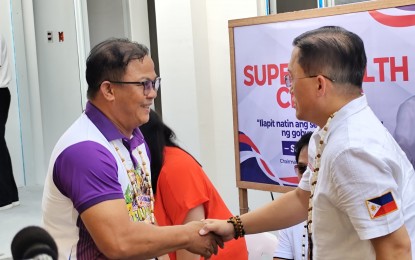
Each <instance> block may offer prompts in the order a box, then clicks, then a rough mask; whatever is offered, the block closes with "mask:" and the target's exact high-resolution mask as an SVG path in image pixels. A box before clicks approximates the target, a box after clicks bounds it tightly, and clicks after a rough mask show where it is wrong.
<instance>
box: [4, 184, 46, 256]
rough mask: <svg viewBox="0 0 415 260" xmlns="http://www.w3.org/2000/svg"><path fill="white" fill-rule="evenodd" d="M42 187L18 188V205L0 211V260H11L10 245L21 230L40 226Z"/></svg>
mask: <svg viewBox="0 0 415 260" xmlns="http://www.w3.org/2000/svg"><path fill="white" fill-rule="evenodd" d="M42 191H43V187H42V186H30V187H23V188H19V199H20V205H19V206H17V207H13V208H11V209H7V210H2V211H0V259H2V260H3V259H11V251H10V245H11V242H12V240H13V237H14V236H15V235H16V233H17V232H19V231H20V230H21V229H22V228H24V227H27V226H32V225H35V226H38V225H40V219H41V200H42Z"/></svg>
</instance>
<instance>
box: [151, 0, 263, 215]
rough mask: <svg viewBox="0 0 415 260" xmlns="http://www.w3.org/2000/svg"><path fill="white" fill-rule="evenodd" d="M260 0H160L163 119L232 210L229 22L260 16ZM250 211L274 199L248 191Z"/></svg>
mask: <svg viewBox="0 0 415 260" xmlns="http://www.w3.org/2000/svg"><path fill="white" fill-rule="evenodd" d="M257 13H258V11H257V1H256V0H240V1H233V0H204V1H202V0H198V1H194V0H176V1H169V0H164V1H162V0H160V1H156V19H157V37H158V47H159V61H160V74H161V77H162V79H163V81H162V89H161V91H162V108H163V118H164V120H165V122H166V123H167V124H168V125H170V126H171V127H172V128H173V129H174V131H175V132H176V134H177V136H178V138H179V140H180V144H181V145H183V147H184V148H185V149H187V150H188V151H189V152H190V153H192V154H193V155H194V156H195V157H196V158H197V159H198V160H200V162H201V163H202V165H203V167H204V170H205V171H206V173H207V174H208V175H209V177H210V179H211V180H212V182H213V183H214V184H215V186H216V188H217V189H218V191H219V192H220V194H221V195H222V197H223V199H224V200H225V202H226V203H227V205H228V207H229V208H230V209H231V211H232V212H233V213H234V214H236V213H239V197H238V190H237V188H236V181H235V159H234V142H233V116H232V92H231V78H230V54H229V35H228V20H230V19H237V18H246V17H253V16H256V15H257ZM248 194H249V206H250V208H251V209H253V208H256V207H258V206H259V205H263V204H264V203H265V202H268V201H270V195H269V193H268V192H260V191H252V190H250V191H248Z"/></svg>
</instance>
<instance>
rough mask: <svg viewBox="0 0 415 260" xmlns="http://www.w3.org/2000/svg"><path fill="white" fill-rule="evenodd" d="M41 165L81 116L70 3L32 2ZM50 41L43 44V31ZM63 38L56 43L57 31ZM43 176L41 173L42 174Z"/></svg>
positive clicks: (49, 0) (45, 0)
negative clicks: (50, 35)
mask: <svg viewBox="0 0 415 260" xmlns="http://www.w3.org/2000/svg"><path fill="white" fill-rule="evenodd" d="M33 7H34V18H35V30H36V51H37V57H38V59H37V63H38V66H39V67H38V70H39V86H40V101H41V112H42V123H43V136H44V139H43V141H44V150H45V152H44V154H45V163H48V161H49V157H50V154H51V152H52V149H53V147H54V146H55V144H56V142H57V140H58V139H59V137H60V136H61V135H62V134H63V132H64V131H65V130H66V129H67V128H68V127H69V126H70V125H71V124H72V122H73V121H75V119H76V118H77V117H78V116H79V115H80V114H81V113H82V109H83V107H82V102H81V95H82V94H81V86H80V79H79V66H78V48H77V35H76V27H75V25H76V24H75V9H74V2H73V1H54V0H36V1H33ZM48 31H51V32H52V33H53V37H54V38H53V42H52V43H49V42H48V41H47V32H48ZM59 31H63V32H64V36H65V39H64V41H63V42H59V41H58V32H59ZM43 176H45V174H44V175H43Z"/></svg>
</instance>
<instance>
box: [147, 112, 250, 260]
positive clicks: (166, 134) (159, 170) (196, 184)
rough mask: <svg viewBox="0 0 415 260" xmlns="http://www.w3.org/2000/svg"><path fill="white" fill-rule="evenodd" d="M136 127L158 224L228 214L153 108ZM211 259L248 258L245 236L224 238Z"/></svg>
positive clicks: (182, 258)
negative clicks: (141, 138) (146, 150)
mask: <svg viewBox="0 0 415 260" xmlns="http://www.w3.org/2000/svg"><path fill="white" fill-rule="evenodd" d="M140 130H141V132H142V133H143V135H144V138H145V140H146V142H147V144H148V146H149V149H150V154H151V177H152V180H151V181H152V185H153V190H154V191H155V205H154V213H155V217H156V220H157V223H158V224H159V225H160V226H166V225H179V224H184V223H187V222H189V221H193V220H201V219H208V218H211V219H227V218H229V217H231V216H232V213H231V212H230V211H229V209H228V208H227V207H226V205H225V203H224V202H223V200H222V198H221V197H220V195H219V193H218V192H217V190H216V189H215V187H214V186H213V184H212V183H211V182H210V180H209V178H208V177H207V175H206V174H205V172H204V171H203V169H202V167H201V165H200V164H199V163H198V162H197V161H196V159H195V158H193V157H192V156H191V155H190V154H189V153H187V152H186V151H184V150H183V149H182V148H180V147H179V146H178V145H177V144H176V142H175V138H176V136H175V134H174V132H173V131H172V130H171V129H170V128H169V127H168V126H166V125H165V124H164V123H163V122H162V120H161V119H160V117H159V116H158V114H157V113H156V112H154V111H151V112H150V120H149V121H148V123H146V124H144V125H142V126H140ZM169 256H170V259H171V260H175V259H177V260H189V259H200V256H198V255H194V254H192V253H190V252H188V251H186V250H179V251H176V252H173V253H171V254H169ZM211 259H216V260H218V259H222V260H229V259H234V260H246V259H248V252H247V248H246V243H245V239H243V238H240V239H238V240H232V241H229V242H227V243H226V244H225V248H224V249H220V248H219V252H218V254H217V255H212V257H211Z"/></svg>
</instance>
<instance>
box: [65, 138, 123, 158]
mask: <svg viewBox="0 0 415 260" xmlns="http://www.w3.org/2000/svg"><path fill="white" fill-rule="evenodd" d="M108 159H113V156H112V154H111V152H110V151H109V150H108V149H107V148H106V147H104V146H103V145H102V144H100V143H97V142H95V141H91V140H85V141H81V142H78V143H75V144H72V145H70V146H68V147H66V148H65V149H64V150H63V151H62V152H61V153H60V154H59V156H58V160H65V161H72V162H75V161H78V162H82V163H85V164H89V162H91V161H101V160H108ZM114 161H115V160H114Z"/></svg>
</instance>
